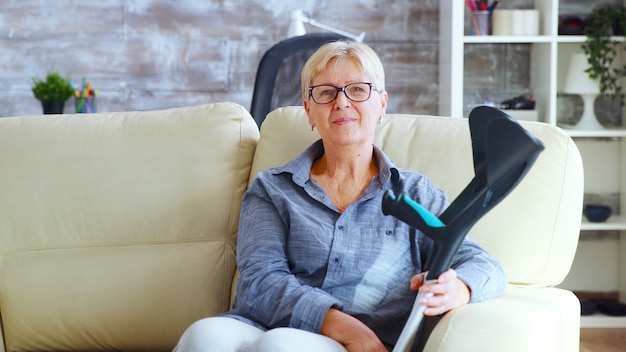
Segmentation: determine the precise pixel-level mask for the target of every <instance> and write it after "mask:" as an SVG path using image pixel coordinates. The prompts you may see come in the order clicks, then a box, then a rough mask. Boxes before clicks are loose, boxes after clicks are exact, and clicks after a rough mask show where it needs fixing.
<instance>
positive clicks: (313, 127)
mask: <svg viewBox="0 0 626 352" xmlns="http://www.w3.org/2000/svg"><path fill="white" fill-rule="evenodd" d="M314 129H315V125H314V124H311V132H313V130H314Z"/></svg>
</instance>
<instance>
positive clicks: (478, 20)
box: [470, 11, 491, 35]
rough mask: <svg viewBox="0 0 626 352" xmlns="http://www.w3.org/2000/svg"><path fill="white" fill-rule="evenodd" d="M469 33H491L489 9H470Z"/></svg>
mask: <svg viewBox="0 0 626 352" xmlns="http://www.w3.org/2000/svg"><path fill="white" fill-rule="evenodd" d="M470 34H471V35H491V11H472V26H471V31H470Z"/></svg>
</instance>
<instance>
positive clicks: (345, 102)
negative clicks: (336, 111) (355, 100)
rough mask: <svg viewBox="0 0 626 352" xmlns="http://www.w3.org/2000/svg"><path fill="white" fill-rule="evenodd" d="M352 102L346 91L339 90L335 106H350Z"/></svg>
mask: <svg viewBox="0 0 626 352" xmlns="http://www.w3.org/2000/svg"><path fill="white" fill-rule="evenodd" d="M351 103H352V101H351V100H350V99H348V96H347V95H346V92H344V91H339V92H337V97H336V98H335V106H341V107H344V106H349V105H350V104H351Z"/></svg>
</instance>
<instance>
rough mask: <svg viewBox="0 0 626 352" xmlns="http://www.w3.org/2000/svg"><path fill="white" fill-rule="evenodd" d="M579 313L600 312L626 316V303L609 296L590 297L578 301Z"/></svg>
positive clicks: (614, 315) (590, 313)
mask: <svg viewBox="0 0 626 352" xmlns="http://www.w3.org/2000/svg"><path fill="white" fill-rule="evenodd" d="M580 307H581V315H583V316H585V315H593V314H595V313H602V314H604V315H608V316H612V317H626V304H624V303H621V302H620V301H618V300H615V299H611V298H591V299H588V300H585V301H581V302H580Z"/></svg>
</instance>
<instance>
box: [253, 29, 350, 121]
mask: <svg viewBox="0 0 626 352" xmlns="http://www.w3.org/2000/svg"><path fill="white" fill-rule="evenodd" d="M334 40H350V38H348V37H345V36H343V35H340V34H335V33H327V32H316V33H307V34H304V35H301V36H297V37H293V38H288V39H285V40H283V41H281V42H279V43H277V44H276V45H274V46H273V47H271V48H270V49H269V50H268V51H267V52H266V53H265V54H263V58H262V59H261V62H260V63H259V68H258V70H257V73H256V80H255V82H254V92H253V94H252V106H251V107H250V113H251V114H252V117H254V120H255V121H256V123H257V125H258V126H259V127H261V124H262V123H263V120H265V116H266V115H267V114H268V113H269V112H270V111H272V110H273V109H276V108H277V107H280V106H287V105H300V103H301V102H302V95H301V92H300V72H301V70H302V67H303V66H304V63H305V62H306V60H307V59H308V58H309V56H311V54H313V52H314V51H315V50H317V49H318V48H319V47H320V46H322V45H323V44H326V43H328V42H331V41H334ZM277 81H278V82H280V85H279V86H278V87H276V88H275V85H276V82H277Z"/></svg>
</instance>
